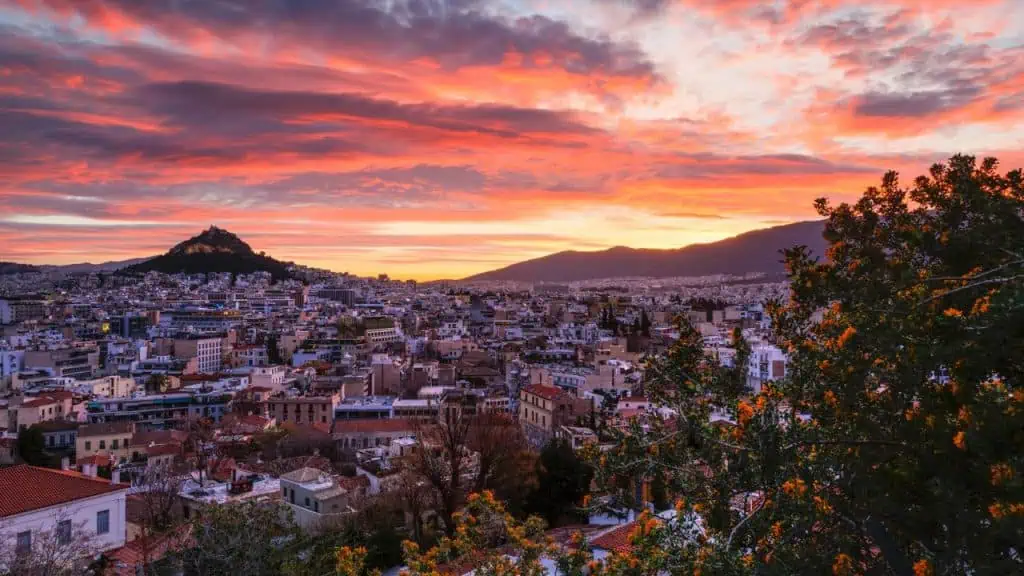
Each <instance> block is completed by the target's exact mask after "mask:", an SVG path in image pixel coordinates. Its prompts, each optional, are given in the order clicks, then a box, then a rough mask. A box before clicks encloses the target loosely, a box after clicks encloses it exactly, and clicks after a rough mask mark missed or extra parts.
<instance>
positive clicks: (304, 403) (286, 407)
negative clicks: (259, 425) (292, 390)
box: [267, 394, 341, 424]
mask: <svg viewBox="0 0 1024 576" xmlns="http://www.w3.org/2000/svg"><path fill="white" fill-rule="evenodd" d="M340 402H341V398H340V396H339V395H338V394H331V395H329V396H272V397H270V398H268V399H267V416H268V417H269V418H273V419H274V420H276V421H277V422H279V423H281V424H284V423H288V422H291V423H293V424H330V422H331V421H332V420H334V413H335V409H336V408H337V406H338V404H339V403H340Z"/></svg>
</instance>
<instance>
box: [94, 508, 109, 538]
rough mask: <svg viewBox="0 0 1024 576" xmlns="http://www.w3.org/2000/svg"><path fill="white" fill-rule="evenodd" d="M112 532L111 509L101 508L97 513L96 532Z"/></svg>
mask: <svg viewBox="0 0 1024 576" xmlns="http://www.w3.org/2000/svg"><path fill="white" fill-rule="evenodd" d="M108 532H110V510H100V511H99V512H97V513H96V533H97V534H106V533H108Z"/></svg>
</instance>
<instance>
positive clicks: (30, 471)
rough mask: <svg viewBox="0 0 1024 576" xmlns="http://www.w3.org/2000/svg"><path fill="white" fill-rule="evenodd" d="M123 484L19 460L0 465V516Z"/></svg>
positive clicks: (124, 486)
mask: <svg viewBox="0 0 1024 576" xmlns="http://www.w3.org/2000/svg"><path fill="white" fill-rule="evenodd" d="M128 488H129V486H128V485H127V484H112V483H111V482H110V481H109V480H105V479H102V478H92V477H89V476H85V475H83V474H79V473H77V472H70V471H65V470H52V469H50V468H39V467H37V466H29V465H27V464H21V465H18V466H12V467H10V468H3V469H0V494H3V495H4V497H3V498H0V518H4V517H7V516H16V515H18V514H24V513H26V512H31V511H32V510H39V509H42V508H49V507H50V506H57V505H59V504H64V503H66V502H73V501H75V500H81V499H83V498H92V497H94V496H101V495H103V494H110V493H113V492H118V491H121V490H128Z"/></svg>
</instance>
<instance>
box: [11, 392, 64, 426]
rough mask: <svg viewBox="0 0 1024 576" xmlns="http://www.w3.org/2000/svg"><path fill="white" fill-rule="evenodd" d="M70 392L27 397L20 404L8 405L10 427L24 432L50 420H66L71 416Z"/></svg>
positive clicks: (12, 402)
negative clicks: (30, 427)
mask: <svg viewBox="0 0 1024 576" xmlns="http://www.w3.org/2000/svg"><path fill="white" fill-rule="evenodd" d="M71 403H72V397H71V393H70V392H65V391H58V392H48V393H46V394H41V395H39V396H25V397H23V398H21V401H20V402H17V401H11V402H10V403H9V404H8V425H9V426H10V427H11V428H13V429H14V430H22V429H24V428H28V427H29V426H32V425H34V424H39V423H41V422H48V421H50V420H64V419H66V418H68V417H69V416H70V415H71Z"/></svg>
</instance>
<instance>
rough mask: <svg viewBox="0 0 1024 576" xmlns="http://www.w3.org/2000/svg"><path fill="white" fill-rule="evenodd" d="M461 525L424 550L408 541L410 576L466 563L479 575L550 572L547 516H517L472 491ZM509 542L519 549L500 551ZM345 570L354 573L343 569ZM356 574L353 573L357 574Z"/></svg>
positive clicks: (532, 575) (459, 520)
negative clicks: (546, 564) (546, 559)
mask: <svg viewBox="0 0 1024 576" xmlns="http://www.w3.org/2000/svg"><path fill="white" fill-rule="evenodd" d="M455 521H456V529H455V530H453V531H452V532H453V534H452V535H451V536H445V537H444V538H442V539H441V541H440V542H439V543H438V545H437V546H435V547H433V548H431V549H430V550H428V551H426V552H421V551H420V549H419V546H417V545H416V544H414V543H412V542H406V543H405V562H406V565H407V566H408V570H407V571H406V572H405V573H406V574H408V576H427V575H431V574H438V573H443V572H444V570H442V568H443V567H444V566H445V565H449V566H454V565H456V563H457V565H459V566H462V565H465V566H466V567H467V568H466V570H465V571H469V570H470V569H471V570H472V571H473V573H474V574H475V575H478V576H492V575H494V576H497V575H499V574H506V575H512V574H522V575H524V576H526V575H529V576H540V575H542V574H545V573H546V572H545V571H544V568H543V566H542V565H541V562H540V561H541V558H543V557H544V556H545V555H549V554H552V553H553V552H554V549H553V548H552V546H551V544H550V542H548V541H546V540H545V539H544V537H543V535H544V528H545V526H544V522H543V520H541V519H540V518H537V517H535V516H534V517H531V518H529V519H527V520H526V521H524V522H518V521H516V520H515V519H513V518H512V516H511V515H510V514H508V513H507V512H506V510H505V508H504V507H503V506H502V505H501V503H500V502H498V501H497V500H496V499H495V498H494V495H493V494H491V493H490V492H484V493H482V494H471V495H470V496H469V498H468V499H467V505H466V508H465V510H463V511H462V513H460V514H459V515H458V517H457V518H456V520H455ZM501 546H507V547H508V548H509V551H510V552H513V553H514V555H512V554H509V555H506V554H503V553H502V552H500V551H497V548H498V547H501ZM339 572H340V571H339ZM340 573H342V574H346V575H347V574H350V573H346V572H340ZM352 576H354V574H353V575H352Z"/></svg>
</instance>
